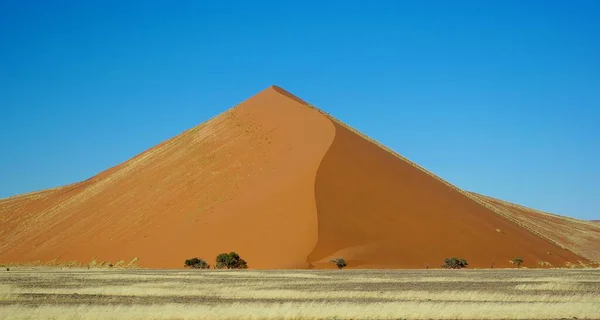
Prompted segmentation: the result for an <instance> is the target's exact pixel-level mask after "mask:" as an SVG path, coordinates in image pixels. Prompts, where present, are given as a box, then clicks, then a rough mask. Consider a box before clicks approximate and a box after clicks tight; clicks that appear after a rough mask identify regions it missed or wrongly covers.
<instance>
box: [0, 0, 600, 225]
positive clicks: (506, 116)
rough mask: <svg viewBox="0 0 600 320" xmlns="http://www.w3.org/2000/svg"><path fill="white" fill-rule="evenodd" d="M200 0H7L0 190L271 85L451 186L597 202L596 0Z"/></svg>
mask: <svg viewBox="0 0 600 320" xmlns="http://www.w3.org/2000/svg"><path fill="white" fill-rule="evenodd" d="M125 2H126V3H127V4H125ZM210 2H212V3H211V4H209V1H180V2H179V3H178V4H177V5H173V4H172V5H169V4H168V3H169V2H167V1H165V2H152V1H135V2H131V1H20V0H2V1H0V110H1V113H0V114H1V116H0V143H1V144H2V149H1V150H2V151H1V153H0V197H6V196H10V195H14V194H18V193H23V192H28V191H34V190H39V189H43V188H49V187H54V186H59V185H63V184H67V183H71V182H76V181H79V180H84V179H87V178H89V177H91V176H93V175H94V174H96V173H98V172H100V171H102V170H104V169H107V168H109V167H111V166H113V165H116V164H118V163H120V162H122V161H125V160H127V159H129V158H130V157H132V156H134V155H136V154H138V153H139V152H141V151H143V150H145V149H147V148H149V147H151V146H153V145H156V144H157V143H159V142H161V141H163V140H165V139H168V138H170V137H172V136H174V135H176V134H178V133H180V132H182V131H183V130H185V129H188V128H190V127H193V126H195V125H197V124H200V123H202V122H204V121H205V120H207V119H209V118H210V117H212V116H214V115H216V114H218V113H221V112H222V111H224V110H226V109H228V108H230V107H232V106H233V105H235V104H237V103H239V102H240V101H242V100H244V99H246V98H248V97H250V96H251V95H253V94H255V93H257V92H259V91H260V90H262V89H264V88H266V87H267V86H269V85H272V84H277V85H279V86H282V87H284V88H285V89H287V90H289V91H290V92H292V93H294V94H296V95H298V96H299V97H301V98H303V99H304V100H307V101H309V102H311V103H312V104H314V105H316V106H318V107H320V108H322V109H324V110H326V111H328V112H330V113H331V114H333V115H335V116H336V117H338V118H340V119H341V120H343V121H345V122H347V123H348V124H350V125H352V126H354V127H356V128H357V129H359V130H361V131H363V132H365V133H366V134H368V135H370V136H372V137H373V138H375V139H376V140H379V141H380V142H382V143H384V144H386V145H388V146H389V147H391V148H392V149H394V150H396V151H398V152H399V153H401V154H403V155H405V156H407V157H408V158H410V159H412V160H413V161H415V162H417V163H419V164H421V165H423V166H424V167H426V168H428V169H430V170H432V171H433V172H435V173H436V174H438V175H440V176H441V177H443V178H445V179H446V180H449V181H450V182H452V183H454V184H456V185H458V186H459V187H462V188H465V189H467V190H473V191H477V192H480V193H484V194H487V195H490V196H494V197H499V198H502V199H505V200H509V201H513V202H517V203H520V204H524V205H527V206H532V207H535V208H538V209H542V210H547V211H551V212H556V213H560V214H564V215H570V216H574V217H578V218H584V219H594V218H595V219H599V218H600V185H599V181H600V18H599V17H600V1H562V2H556V1H472V2H462V1H325V2H326V3H327V4H322V3H320V1H318V2H317V1H315V2H309V1H305V2H304V4H303V5H292V4H289V3H291V1H266V2H264V1H241V0H240V1H210ZM283 2H286V4H284V3H283Z"/></svg>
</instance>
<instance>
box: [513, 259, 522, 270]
mask: <svg viewBox="0 0 600 320" xmlns="http://www.w3.org/2000/svg"><path fill="white" fill-rule="evenodd" d="M511 262H512V263H514V264H516V265H517V269H519V268H521V263H523V258H520V257H516V258H514V259H512V260H511Z"/></svg>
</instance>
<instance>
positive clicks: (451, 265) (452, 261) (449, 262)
mask: <svg viewBox="0 0 600 320" xmlns="http://www.w3.org/2000/svg"><path fill="white" fill-rule="evenodd" d="M468 265H469V264H468V263H467V260H465V259H458V258H455V257H452V258H447V259H445V260H444V264H443V265H442V268H446V269H462V268H466V267H467V266H468Z"/></svg>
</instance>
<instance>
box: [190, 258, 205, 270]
mask: <svg viewBox="0 0 600 320" xmlns="http://www.w3.org/2000/svg"><path fill="white" fill-rule="evenodd" d="M185 266H186V267H188V268H193V269H209V268H210V265H209V264H208V263H206V261H204V260H202V259H198V258H192V259H187V260H185Z"/></svg>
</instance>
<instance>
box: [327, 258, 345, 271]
mask: <svg viewBox="0 0 600 320" xmlns="http://www.w3.org/2000/svg"><path fill="white" fill-rule="evenodd" d="M330 262H333V263H335V265H336V266H337V267H338V269H343V268H344V267H345V266H347V265H348V264H347V263H346V260H344V258H337V259H333V260H330Z"/></svg>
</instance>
